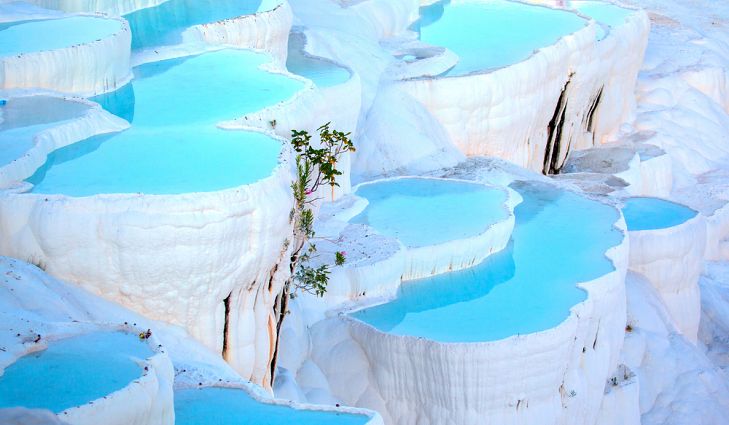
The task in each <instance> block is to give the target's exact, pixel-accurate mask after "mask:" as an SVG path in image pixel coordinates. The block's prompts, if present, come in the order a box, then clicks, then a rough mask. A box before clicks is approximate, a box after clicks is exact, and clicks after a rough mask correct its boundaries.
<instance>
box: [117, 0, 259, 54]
mask: <svg viewBox="0 0 729 425" xmlns="http://www.w3.org/2000/svg"><path fill="white" fill-rule="evenodd" d="M262 3H264V4H262ZM265 3H271V2H270V1H267V2H262V1H261V0H168V1H166V2H164V3H161V4H160V5H158V6H154V7H147V8H144V9H140V10H137V11H136V12H132V13H130V14H128V15H125V16H124V18H125V19H126V20H127V21H129V27H130V28H131V30H132V49H145V48H150V47H156V46H168V45H173V44H179V43H180V42H182V33H183V32H184V31H185V30H186V29H188V28H189V27H191V26H194V25H201V24H208V23H212V22H217V21H222V20H226V19H232V18H237V17H240V16H244V15H251V14H254V13H256V12H258V11H259V9H261V8H263V7H265V6H266V4H265Z"/></svg>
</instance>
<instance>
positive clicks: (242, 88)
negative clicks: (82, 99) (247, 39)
mask: <svg viewBox="0 0 729 425" xmlns="http://www.w3.org/2000/svg"><path fill="white" fill-rule="evenodd" d="M267 61H268V56H265V55H262V54H258V53H255V52H252V51H246V50H220V51H216V52H211V53H206V54H203V55H200V56H191V57H185V58H180V59H171V60H166V61H161V62H153V63H148V64H144V65H141V66H139V67H137V68H135V70H134V74H135V79H134V80H133V82H132V83H131V85H130V86H128V87H125V88H123V89H120V90H118V91H117V92H114V93H111V94H109V95H105V96H100V97H97V98H95V99H93V100H95V101H98V102H99V103H101V105H102V106H103V107H104V108H106V109H107V110H109V111H111V112H112V113H115V114H117V115H119V116H121V117H123V118H125V119H127V120H130V121H131V123H132V127H131V128H130V129H128V130H126V131H123V132H121V133H115V134H111V135H103V136H96V137H93V138H90V139H87V140H84V141H81V142H78V143H74V144H72V145H69V146H67V147H64V148H61V149H58V150H56V151H54V152H53V153H51V154H50V155H49V157H48V160H47V161H46V163H45V164H44V165H43V167H41V168H40V169H39V170H37V171H36V173H35V174H34V175H33V176H31V177H30V178H29V179H28V181H29V182H30V183H32V184H33V185H34V187H33V189H32V191H33V192H34V193H43V194H65V195H70V196H90V195H95V194H101V193H146V194H179V193H190V192H209V191H215V190H222V189H227V188H232V187H236V186H240V185H243V184H249V183H253V182H256V181H258V180H260V179H262V178H265V177H268V176H269V175H271V173H272V171H273V169H274V168H275V167H276V166H277V164H278V160H279V154H280V151H281V143H280V142H279V141H278V140H276V139H274V138H272V137H269V136H267V135H264V134H261V133H257V132H251V131H226V130H222V129H220V128H218V127H217V126H216V124H217V123H218V122H220V121H224V120H231V119H235V118H238V117H241V116H243V115H245V114H247V113H251V112H255V111H259V110H261V109H264V108H265V107H268V106H271V105H274V104H276V103H278V102H281V101H284V100H287V99H289V98H291V97H292V96H293V95H294V94H295V93H296V92H297V91H299V90H301V89H302V88H303V87H304V84H303V83H302V82H300V81H297V80H294V79H291V78H288V77H285V76H283V75H280V74H274V73H269V72H266V71H263V70H261V69H260V68H259V67H260V66H261V65H262V64H264V63H265V62H267ZM203 81H204V82H205V83H204V84H201V82H203Z"/></svg>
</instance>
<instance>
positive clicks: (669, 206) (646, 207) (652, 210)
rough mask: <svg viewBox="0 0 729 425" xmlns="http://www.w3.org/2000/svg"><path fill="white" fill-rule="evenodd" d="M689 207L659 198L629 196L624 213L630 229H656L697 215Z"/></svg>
mask: <svg viewBox="0 0 729 425" xmlns="http://www.w3.org/2000/svg"><path fill="white" fill-rule="evenodd" d="M696 214H697V213H696V211H694V210H692V209H691V208H689V207H686V206H684V205H681V204H676V203H674V202H670V201H666V200H663V199H658V198H641V197H637V198H628V199H627V200H626V201H625V206H623V215H624V216H625V223H626V224H627V225H628V230H656V229H666V228H668V227H673V226H678V225H679V224H681V223H685V222H686V221H688V220H690V219H692V218H694V217H696Z"/></svg>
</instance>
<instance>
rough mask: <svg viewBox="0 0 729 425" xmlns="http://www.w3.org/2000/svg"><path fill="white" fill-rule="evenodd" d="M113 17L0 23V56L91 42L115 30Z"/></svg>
mask: <svg viewBox="0 0 729 425" xmlns="http://www.w3.org/2000/svg"><path fill="white" fill-rule="evenodd" d="M120 28H121V24H120V23H119V22H118V21H116V20H113V19H103V18H96V17H93V16H73V17H69V18H63V19H43V20H34V21H23V22H13V23H5V24H0V56H12V55H17V54H20V53H31V52H40V51H45V50H55V49H61V48H64V47H71V46H75V45H78V44H83V43H90V42H92V41H96V40H98V39H100V38H106V37H109V36H110V35H112V34H114V33H116V32H118V31H119V29H120Z"/></svg>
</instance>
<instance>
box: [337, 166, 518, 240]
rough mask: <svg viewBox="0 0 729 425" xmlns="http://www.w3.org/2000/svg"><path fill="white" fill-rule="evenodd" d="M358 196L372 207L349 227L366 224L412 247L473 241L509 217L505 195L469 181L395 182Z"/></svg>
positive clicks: (361, 191)
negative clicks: (472, 239)
mask: <svg viewBox="0 0 729 425" xmlns="http://www.w3.org/2000/svg"><path fill="white" fill-rule="evenodd" d="M356 194H357V196H361V197H363V198H365V199H367V201H368V202H369V204H368V205H367V207H366V208H365V210H364V211H362V212H361V213H360V214H359V215H357V216H356V217H354V218H352V219H351V220H350V222H352V223H360V224H367V225H369V226H371V227H373V228H374V229H375V230H377V231H378V232H379V233H381V234H383V235H386V236H392V237H395V238H397V239H399V240H400V241H401V242H402V243H403V244H405V246H408V247H422V246H428V245H436V244H441V243H445V242H449V241H453V240H457V239H465V238H469V237H474V236H477V235H480V234H482V233H484V232H485V231H486V230H487V229H488V228H489V226H491V225H492V224H494V223H496V222H499V221H502V220H505V219H506V218H507V217H508V211H507V209H506V205H505V202H506V201H507V196H508V195H507V194H506V192H505V191H503V190H501V189H497V188H492V187H488V186H484V185H481V184H474V183H469V182H460V181H454V180H438V179H419V178H404V179H394V180H386V181H382V182H376V183H369V184H364V185H362V186H360V187H359V188H358V189H357V192H356ZM464 206H468V208H464ZM446 223H447V225H445V224H446Z"/></svg>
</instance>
